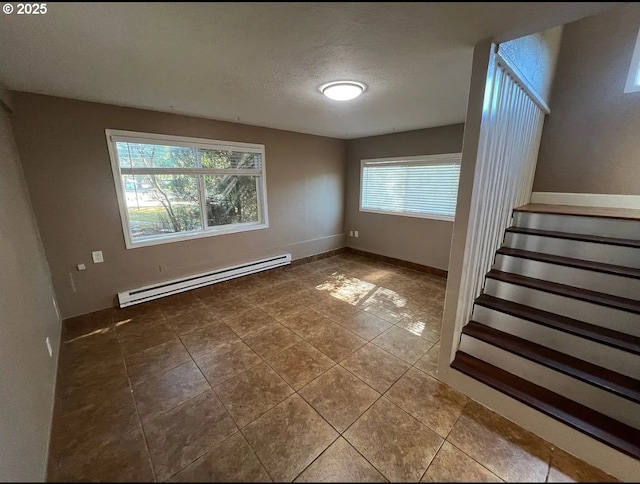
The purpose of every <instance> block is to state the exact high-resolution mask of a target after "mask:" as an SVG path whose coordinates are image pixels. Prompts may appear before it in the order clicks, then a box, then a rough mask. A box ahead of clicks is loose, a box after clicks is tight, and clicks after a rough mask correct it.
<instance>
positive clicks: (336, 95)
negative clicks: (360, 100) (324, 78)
mask: <svg viewBox="0 0 640 484" xmlns="http://www.w3.org/2000/svg"><path fill="white" fill-rule="evenodd" d="M365 89H367V86H366V85H364V84H363V83H362V82H357V81H333V82H327V83H326V84H323V85H322V86H320V92H321V93H322V94H324V95H325V96H327V97H328V98H329V99H333V100H334V101H350V100H351V99H355V98H357V97H358V96H359V95H360V94H362V93H363V92H364V91H365Z"/></svg>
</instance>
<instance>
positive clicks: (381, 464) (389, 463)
mask: <svg viewBox="0 0 640 484" xmlns="http://www.w3.org/2000/svg"><path fill="white" fill-rule="evenodd" d="M344 437H345V439H347V441H348V442H349V443H350V444H351V445H353V446H354V447H355V448H356V449H357V450H358V451H359V452H360V453H361V454H362V455H363V456H364V457H365V458H366V459H367V460H368V461H369V462H371V464H373V465H374V466H375V467H376V469H378V470H379V471H380V472H381V473H382V474H383V475H384V476H385V477H386V478H387V479H389V480H390V481H400V482H402V481H405V482H406V481H418V480H419V479H420V478H421V477H422V475H423V474H424V471H425V470H426V469H427V467H428V466H429V464H430V463H431V460H432V459H433V457H434V456H435V455H436V452H437V451H438V449H439V448H440V445H441V444H442V442H443V440H442V438H440V437H439V436H438V435H437V434H436V433H434V432H432V431H431V430H429V429H428V428H427V427H426V426H425V425H423V424H421V423H420V422H419V421H417V420H416V419H415V418H413V417H412V416H411V415H409V414H407V413H406V412H404V411H403V410H401V409H400V408H398V407H396V406H395V405H394V404H392V403H391V402H389V401H388V400H386V399H385V398H384V397H383V398H381V399H379V400H378V401H377V402H376V403H375V404H374V405H373V406H372V407H371V408H370V409H369V410H367V411H366V412H365V414H364V415H363V416H362V417H360V418H359V419H358V420H357V421H356V423H354V424H353V425H352V426H351V427H350V428H349V430H347V431H346V432H345V433H344Z"/></svg>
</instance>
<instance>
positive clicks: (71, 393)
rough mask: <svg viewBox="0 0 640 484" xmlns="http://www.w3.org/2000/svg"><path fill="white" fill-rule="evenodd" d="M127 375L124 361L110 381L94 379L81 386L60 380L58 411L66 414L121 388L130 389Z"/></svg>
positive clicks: (108, 395)
mask: <svg viewBox="0 0 640 484" xmlns="http://www.w3.org/2000/svg"><path fill="white" fill-rule="evenodd" d="M125 375H126V369H125V367H124V361H122V365H121V366H119V367H118V372H117V376H116V377H113V378H110V379H109V380H108V381H102V380H94V381H92V382H91V383H89V384H85V383H83V384H82V385H81V386H73V385H67V384H65V383H64V382H62V381H61V382H59V385H58V388H57V392H58V395H57V399H58V412H59V415H61V416H62V415H66V414H68V413H71V412H75V411H76V410H80V409H81V408H84V407H86V406H90V405H93V404H95V402H99V401H102V400H104V399H106V398H109V397H110V396H111V395H113V394H114V393H115V392H117V391H119V390H121V389H123V388H124V389H127V390H128V391H130V386H129V379H128V377H126V376H125Z"/></svg>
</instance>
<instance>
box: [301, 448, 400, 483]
mask: <svg viewBox="0 0 640 484" xmlns="http://www.w3.org/2000/svg"><path fill="white" fill-rule="evenodd" d="M295 482H387V480H386V479H385V478H384V477H383V476H382V474H380V473H379V472H378V471H377V470H376V469H375V467H373V466H372V465H371V464H369V463H368V462H367V460H366V459H365V458H364V457H362V456H361V455H360V454H359V453H358V451H357V450H355V449H354V448H353V447H352V446H351V445H350V444H349V443H348V442H347V441H346V440H344V439H343V438H342V437H339V438H338V440H336V441H335V442H334V443H333V444H331V445H330V446H329V448H328V449H327V450H325V451H324V452H323V453H322V455H321V456H320V457H318V458H317V459H316V460H315V461H314V462H313V463H312V464H311V465H310V466H309V467H307V468H306V469H305V470H304V472H303V473H302V474H300V475H299V476H298V477H297V479H296V480H295Z"/></svg>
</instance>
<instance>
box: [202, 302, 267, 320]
mask: <svg viewBox="0 0 640 484" xmlns="http://www.w3.org/2000/svg"><path fill="white" fill-rule="evenodd" d="M207 306H209V311H210V313H211V314H213V315H214V316H216V317H218V318H220V319H225V318H230V317H233V316H237V315H239V314H242V313H246V312H247V311H250V310H252V309H254V308H255V307H256V306H255V304H253V303H252V302H249V301H248V300H247V299H246V298H244V297H234V298H231V299H224V300H222V301H215V302H213V301H211V300H210V301H208V302H207Z"/></svg>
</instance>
